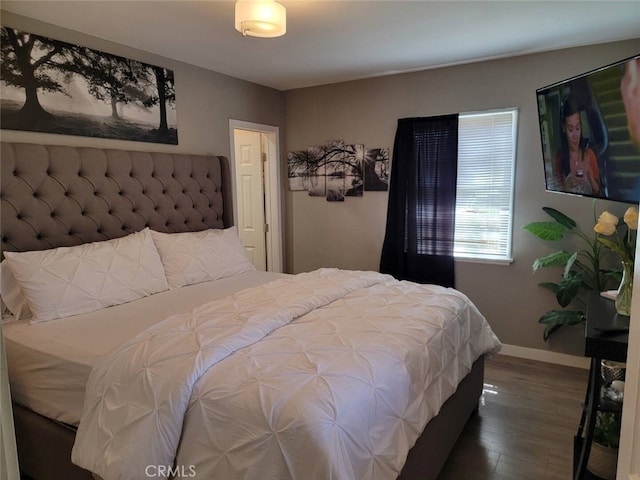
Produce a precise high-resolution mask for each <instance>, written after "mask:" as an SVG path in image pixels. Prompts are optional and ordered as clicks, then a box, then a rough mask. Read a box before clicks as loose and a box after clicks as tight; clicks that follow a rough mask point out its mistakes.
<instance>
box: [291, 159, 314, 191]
mask: <svg viewBox="0 0 640 480" xmlns="http://www.w3.org/2000/svg"><path fill="white" fill-rule="evenodd" d="M308 158H309V152H308V151H307V150H299V151H297V152H289V153H288V154H287V166H288V172H289V190H291V191H292V192H296V191H308V190H309V172H308V169H309V165H308V162H307V159H308Z"/></svg>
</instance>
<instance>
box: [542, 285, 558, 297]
mask: <svg viewBox="0 0 640 480" xmlns="http://www.w3.org/2000/svg"><path fill="white" fill-rule="evenodd" d="M538 285H539V286H541V287H543V288H546V289H547V290H550V291H552V292H553V294H554V295H555V294H556V293H557V291H558V288H560V286H559V285H558V284H557V283H553V282H542V283H539V284H538Z"/></svg>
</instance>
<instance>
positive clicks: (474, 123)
mask: <svg viewBox="0 0 640 480" xmlns="http://www.w3.org/2000/svg"><path fill="white" fill-rule="evenodd" d="M517 115H518V112H517V110H516V109H509V110H501V111H491V112H482V113H473V114H460V117H459V127H458V128H459V137H458V180H457V197H456V220H455V246H454V255H455V256H456V257H472V258H486V259H501V260H510V259H511V231H512V221H513V220H512V219H513V215H512V207H513V179H514V164H515V151H516V131H517Z"/></svg>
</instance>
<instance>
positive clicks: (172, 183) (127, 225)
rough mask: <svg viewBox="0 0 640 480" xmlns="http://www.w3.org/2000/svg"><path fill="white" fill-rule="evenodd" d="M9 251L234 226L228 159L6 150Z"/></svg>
mask: <svg viewBox="0 0 640 480" xmlns="http://www.w3.org/2000/svg"><path fill="white" fill-rule="evenodd" d="M0 166H1V169H0V175H1V176H0V199H1V203H0V216H1V217H2V218H1V223H0V235H1V236H2V251H5V250H6V251H25V250H44V249H47V248H54V247H60V246H71V245H77V244H80V243H86V242H94V241H99V240H107V239H111V238H117V237H121V236H123V235H127V234H129V233H132V232H136V231H139V230H142V229H144V228H145V227H149V228H152V229H153V230H158V231H164V232H184V231H198V230H204V229H207V228H225V227H229V226H231V225H232V224H233V213H232V212H233V209H232V204H231V184H230V169H229V164H228V160H227V158H226V157H218V156H204V155H186V154H171V153H151V152H136V151H126V150H113V149H99V148H86V147H66V146H53V145H36V144H27V143H7V142H3V143H2V156H1V157H0Z"/></svg>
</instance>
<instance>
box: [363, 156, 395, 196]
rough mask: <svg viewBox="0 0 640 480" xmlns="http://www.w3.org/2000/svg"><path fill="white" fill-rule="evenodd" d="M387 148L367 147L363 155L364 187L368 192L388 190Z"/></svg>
mask: <svg viewBox="0 0 640 480" xmlns="http://www.w3.org/2000/svg"><path fill="white" fill-rule="evenodd" d="M389 173H390V172H389V149H388V148H368V149H367V150H366V151H365V155H364V189H365V190H367V191H369V192H384V191H387V190H389Z"/></svg>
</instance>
